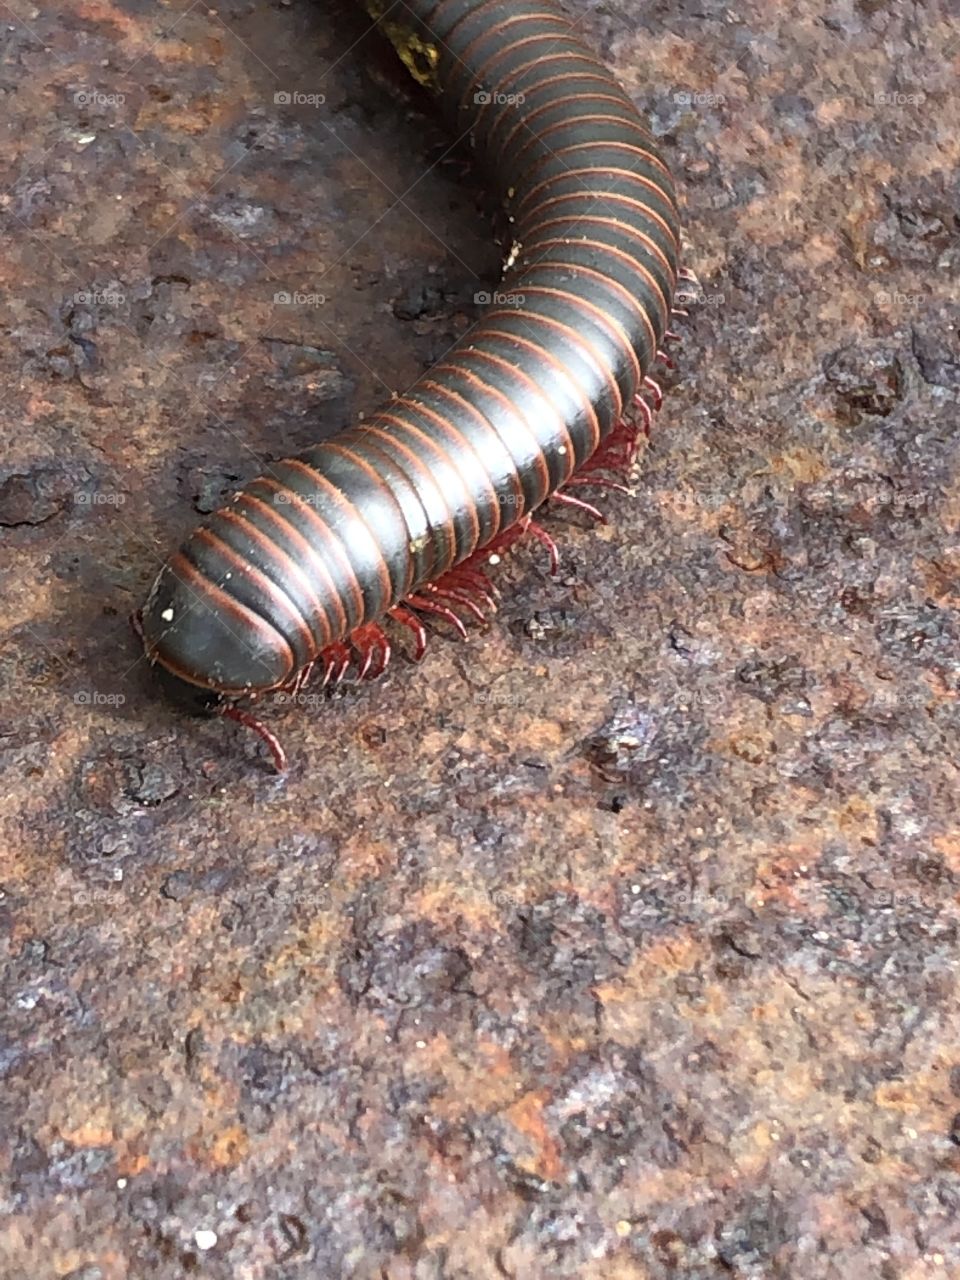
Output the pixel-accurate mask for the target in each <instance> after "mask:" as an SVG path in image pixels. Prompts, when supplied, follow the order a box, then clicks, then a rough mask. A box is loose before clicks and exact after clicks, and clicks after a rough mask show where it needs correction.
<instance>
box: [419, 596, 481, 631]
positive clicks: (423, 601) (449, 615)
mask: <svg viewBox="0 0 960 1280" xmlns="http://www.w3.org/2000/svg"><path fill="white" fill-rule="evenodd" d="M404 604H408V605H410V606H411V608H414V609H420V610H421V611H422V612H423V613H434V614H436V615H437V617H438V618H443V620H444V622H449V623H450V625H451V627H453V628H454V630H455V631H456V632H457V635H459V636H460V638H461V639H463V640H466V638H467V628H466V627H465V626H464V625H463V621H462V619H460V618H458V617H457V615H456V614H455V613H454V612H453V610H452V609H448V608H447V606H446V605H445V604H440V603H439V602H438V601H436V600H429V599H428V598H427V597H426V596H422V595H412V596H407V598H406V599H405V600H404Z"/></svg>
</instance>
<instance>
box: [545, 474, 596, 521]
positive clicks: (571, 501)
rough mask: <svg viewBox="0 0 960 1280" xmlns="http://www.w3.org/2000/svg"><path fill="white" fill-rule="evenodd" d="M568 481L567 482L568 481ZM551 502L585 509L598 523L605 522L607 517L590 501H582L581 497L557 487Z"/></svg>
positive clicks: (576, 508) (580, 509) (581, 509)
mask: <svg viewBox="0 0 960 1280" xmlns="http://www.w3.org/2000/svg"><path fill="white" fill-rule="evenodd" d="M568 483H569V482H568ZM550 501H551V502H558V503H560V505H561V506H564V507H573V508H575V510H577V511H585V512H586V513H587V515H588V516H592V517H593V519H594V520H596V522H597V523H598V524H606V523H607V517H606V516H605V515H604V514H603V512H602V511H598V510H597V508H596V507H595V506H593V504H592V503H590V502H584V501H583V499H582V498H575V497H574V496H573V495H572V494H570V493H564V491H563V490H562V489H558V490H557V491H556V493H554V494H553V495H552V496H551V498H550Z"/></svg>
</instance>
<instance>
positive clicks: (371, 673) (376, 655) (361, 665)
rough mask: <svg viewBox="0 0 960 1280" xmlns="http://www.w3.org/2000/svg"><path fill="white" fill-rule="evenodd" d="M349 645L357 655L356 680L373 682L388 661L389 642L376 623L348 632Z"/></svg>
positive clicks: (369, 623) (381, 673)
mask: <svg viewBox="0 0 960 1280" xmlns="http://www.w3.org/2000/svg"><path fill="white" fill-rule="evenodd" d="M349 638H350V644H351V645H352V646H353V648H354V650H355V651H356V655H357V679H358V680H366V679H368V678H369V679H371V680H375V679H376V678H377V676H380V675H383V672H384V669H385V667H386V665H387V663H388V662H389V661H390V653H391V650H390V641H389V640H388V639H387V637H386V636H385V635H384V633H383V628H382V627H381V626H379V625H378V624H377V623H376V622H368V623H365V624H364V626H362V627H356V628H355V629H354V630H353V631H351V632H350V637H349Z"/></svg>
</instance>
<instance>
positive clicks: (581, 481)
mask: <svg viewBox="0 0 960 1280" xmlns="http://www.w3.org/2000/svg"><path fill="white" fill-rule="evenodd" d="M587 486H589V487H590V488H593V489H609V490H610V491H611V492H612V493H625V494H626V495H627V497H628V498H632V497H633V490H632V489H628V488H627V486H626V485H625V484H620V483H619V482H618V481H617V480H608V479H607V478H606V476H594V475H590V474H589V473H587V474H584V475H580V474H578V475H575V476H573V477H572V478H571V479H570V480H568V481H567V483H566V484H565V485H564V486H563V487H564V489H573V488H576V487H579V488H586V487H587Z"/></svg>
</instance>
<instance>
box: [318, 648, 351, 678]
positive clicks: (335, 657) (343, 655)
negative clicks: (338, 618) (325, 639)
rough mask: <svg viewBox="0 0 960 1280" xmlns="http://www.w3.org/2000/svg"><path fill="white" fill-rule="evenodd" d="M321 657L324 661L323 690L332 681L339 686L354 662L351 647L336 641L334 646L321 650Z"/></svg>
mask: <svg viewBox="0 0 960 1280" xmlns="http://www.w3.org/2000/svg"><path fill="white" fill-rule="evenodd" d="M320 657H321V659H322V661H323V683H322V685H321V686H320V687H321V688H322V689H325V688H326V687H327V685H328V684H329V683H330V682H331V680H332V681H333V683H334V684H339V683H340V681H341V680H342V679H343V677H344V676H345V675H346V674H347V670H348V668H349V666H350V663H351V662H352V661H353V655H352V653H351V652H350V648H349V646H348V645H346V644H344V642H343V641H342V640H336V641H335V642H334V643H333V644H328V645H327V647H326V648H325V649H321V650H320Z"/></svg>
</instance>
